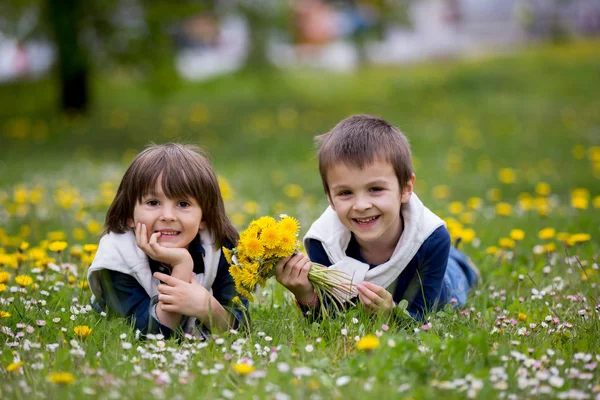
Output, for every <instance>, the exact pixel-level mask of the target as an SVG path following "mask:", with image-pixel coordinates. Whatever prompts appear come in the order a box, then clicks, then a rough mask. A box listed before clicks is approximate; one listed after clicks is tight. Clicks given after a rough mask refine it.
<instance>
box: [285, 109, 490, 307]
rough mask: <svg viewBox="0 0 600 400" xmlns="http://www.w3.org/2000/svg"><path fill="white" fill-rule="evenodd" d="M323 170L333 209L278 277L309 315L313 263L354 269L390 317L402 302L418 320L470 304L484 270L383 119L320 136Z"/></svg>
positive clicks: (369, 298)
mask: <svg viewBox="0 0 600 400" xmlns="http://www.w3.org/2000/svg"><path fill="white" fill-rule="evenodd" d="M316 142H317V144H318V145H319V149H318V159H319V170H320V173H321V179H322V181H323V187H324V189H325V194H326V195H327V199H328V201H329V205H330V207H328V208H327V210H325V212H324V213H323V214H322V215H321V216H320V217H319V219H317V221H315V222H314V223H313V224H312V226H311V227H310V229H309V231H308V232H307V234H306V236H305V237H304V246H305V248H306V250H307V252H308V255H309V257H310V259H309V258H308V257H306V256H305V255H304V254H302V253H298V254H297V255H295V256H294V257H292V258H290V259H284V260H282V261H281V262H279V263H278V265H277V266H276V277H277V280H278V281H279V282H281V283H282V284H283V285H284V286H285V287H287V288H288V289H289V290H290V291H291V292H292V293H293V294H294V295H295V296H296V300H297V302H298V303H299V305H300V306H301V308H303V309H304V310H306V309H308V308H311V307H314V306H315V305H316V304H317V302H318V298H317V296H316V293H315V291H314V289H313V287H312V285H311V283H310V281H309V280H308V277H307V274H308V270H309V269H310V266H311V262H316V263H320V264H323V265H326V266H329V267H330V268H332V269H337V270H342V271H346V272H348V273H349V274H350V275H351V276H352V279H353V283H354V284H355V285H357V289H358V298H359V300H360V302H362V303H363V304H364V305H365V307H366V308H367V309H368V310H370V311H372V312H377V311H383V312H389V311H391V310H392V308H393V307H394V306H395V305H396V304H397V303H398V302H400V301H401V300H403V299H406V300H407V301H408V311H409V313H410V314H411V315H412V316H413V317H416V318H419V319H420V318H422V317H423V315H424V313H426V312H428V311H431V310H434V309H436V308H439V307H441V306H443V305H445V304H447V303H454V304H456V305H464V304H465V302H466V298H467V293H468V291H469V290H470V289H471V288H472V287H473V286H474V285H475V283H476V282H477V280H478V278H479V271H478V270H477V269H476V268H475V266H473V265H472V264H471V263H470V262H469V261H468V259H467V257H466V256H465V255H464V254H463V253H461V252H460V251H458V250H457V249H456V248H452V247H451V243H450V235H449V233H448V230H447V229H446V226H445V223H444V221H443V220H442V219H440V218H439V217H438V216H436V215H435V214H434V213H432V212H431V211H430V210H429V209H428V208H427V207H425V206H424V205H423V203H422V202H421V201H420V200H419V198H418V197H417V195H416V194H415V193H414V192H413V186H414V183H415V174H414V172H413V167H412V161H411V152H410V145H409V143H408V141H407V139H406V137H405V136H404V135H403V134H402V132H400V130H399V129H398V128H396V127H395V126H393V125H391V124H389V123H388V122H386V121H385V120H383V119H381V118H377V117H374V116H370V115H354V116H351V117H349V118H346V119H344V120H343V121H341V122H340V123H338V124H337V125H336V126H335V127H334V128H333V129H332V130H331V131H329V132H328V133H326V134H324V135H321V136H318V137H317V138H316Z"/></svg>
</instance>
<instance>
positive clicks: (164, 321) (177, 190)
mask: <svg viewBox="0 0 600 400" xmlns="http://www.w3.org/2000/svg"><path fill="white" fill-rule="evenodd" d="M237 240H238V233H237V231H236V230H235V228H234V227H233V224H232V223H231V221H230V220H229V218H228V217H227V215H226V214H225V206H224V204H223V199H222V196H221V192H220V189H219V184H218V181H217V177H216V174H215V172H214V170H213V168H212V166H211V164H210V162H209V161H208V159H207V158H206V157H205V156H204V155H203V154H202V152H201V150H200V149H198V148H196V147H193V146H189V145H183V144H177V143H169V144H163V145H151V146H149V147H148V148H147V149H146V150H144V151H142V152H141V153H140V154H139V155H138V156H137V157H136V158H135V159H134V161H133V162H132V164H131V165H130V166H129V168H128V169H127V171H126V172H125V175H124V176H123V179H122V180H121V184H120V185H119V188H118V190H117V193H116V196H115V199H114V200H113V202H112V204H111V206H110V208H109V210H108V213H107V215H106V221H105V232H104V236H103V237H102V238H101V240H100V245H99V247H98V251H97V253H96V257H95V259H94V261H93V263H92V265H91V266H90V269H89V271H88V281H89V286H90V289H91V291H92V294H93V297H92V303H93V304H94V308H96V309H97V310H106V309H108V310H109V311H112V312H114V313H116V314H117V315H119V316H121V317H126V318H129V319H130V320H131V321H132V323H133V325H134V327H135V328H136V329H139V330H140V331H141V332H142V333H144V334H147V333H153V334H156V333H162V334H163V335H164V336H165V337H169V336H170V335H171V334H173V332H174V331H175V330H179V329H180V328H181V329H182V330H183V332H185V333H199V334H206V333H207V332H214V331H224V330H227V329H233V328H237V327H238V326H240V325H244V324H245V323H246V318H247V314H246V312H245V305H246V304H247V300H246V299H244V298H241V299H240V297H238V296H237V292H236V290H235V285H234V282H233V278H232V277H231V275H230V274H229V268H228V267H229V265H228V263H227V261H226V260H225V257H224V256H223V254H222V252H221V247H222V246H225V247H227V248H233V247H234V246H235V245H236V244H237ZM238 300H239V302H238ZM234 302H235V303H236V304H234ZM236 305H241V306H239V307H238V306H236Z"/></svg>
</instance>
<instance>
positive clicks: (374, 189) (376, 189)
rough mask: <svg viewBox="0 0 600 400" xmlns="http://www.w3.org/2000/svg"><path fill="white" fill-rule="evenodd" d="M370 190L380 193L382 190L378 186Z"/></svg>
mask: <svg viewBox="0 0 600 400" xmlns="http://www.w3.org/2000/svg"><path fill="white" fill-rule="evenodd" d="M370 190H371V192H380V191H382V190H383V188H382V187H379V186H375V187H372V188H371V189H370Z"/></svg>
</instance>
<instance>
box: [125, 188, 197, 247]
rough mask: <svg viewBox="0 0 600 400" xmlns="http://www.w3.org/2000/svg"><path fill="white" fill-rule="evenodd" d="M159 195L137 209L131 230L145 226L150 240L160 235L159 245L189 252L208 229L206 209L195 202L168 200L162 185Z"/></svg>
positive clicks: (135, 209)
mask: <svg viewBox="0 0 600 400" xmlns="http://www.w3.org/2000/svg"><path fill="white" fill-rule="evenodd" d="M155 191H156V194H155V195H150V194H148V195H145V196H144V197H143V198H142V201H141V202H138V203H137V204H136V205H135V208H134V209H133V220H130V221H129V226H130V227H132V228H134V229H135V226H136V224H137V223H142V224H145V225H146V230H147V232H148V240H150V236H151V235H152V234H153V233H155V232H160V233H161V235H160V237H159V238H158V243H159V244H160V245H161V246H164V247H171V248H187V247H188V245H189V244H190V243H191V241H192V240H194V238H195V237H196V235H197V234H198V232H199V231H200V230H201V229H204V228H205V224H204V222H202V209H201V208H200V206H199V205H198V202H197V201H196V200H195V199H193V198H185V199H170V198H168V197H167V196H166V195H165V194H164V193H163V191H162V188H161V185H160V182H158V183H157V185H156V189H155Z"/></svg>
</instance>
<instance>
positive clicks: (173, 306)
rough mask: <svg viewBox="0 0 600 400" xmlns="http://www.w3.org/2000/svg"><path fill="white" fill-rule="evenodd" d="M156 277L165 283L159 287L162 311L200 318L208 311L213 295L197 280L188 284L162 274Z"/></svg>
mask: <svg viewBox="0 0 600 400" xmlns="http://www.w3.org/2000/svg"><path fill="white" fill-rule="evenodd" d="M154 277H155V278H157V279H159V280H160V281H162V282H164V284H160V285H158V301H159V302H160V303H159V306H160V309H161V310H162V311H165V312H169V313H175V314H180V315H187V316H194V317H198V316H200V315H203V314H204V313H205V311H206V310H207V309H208V306H209V303H210V298H211V294H210V293H209V292H208V290H206V288H204V286H202V285H200V284H199V283H198V282H196V280H195V279H192V280H191V282H190V283H188V282H184V281H182V280H180V279H177V278H174V277H172V276H169V275H166V274H161V273H160V272H156V273H155V274H154Z"/></svg>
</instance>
